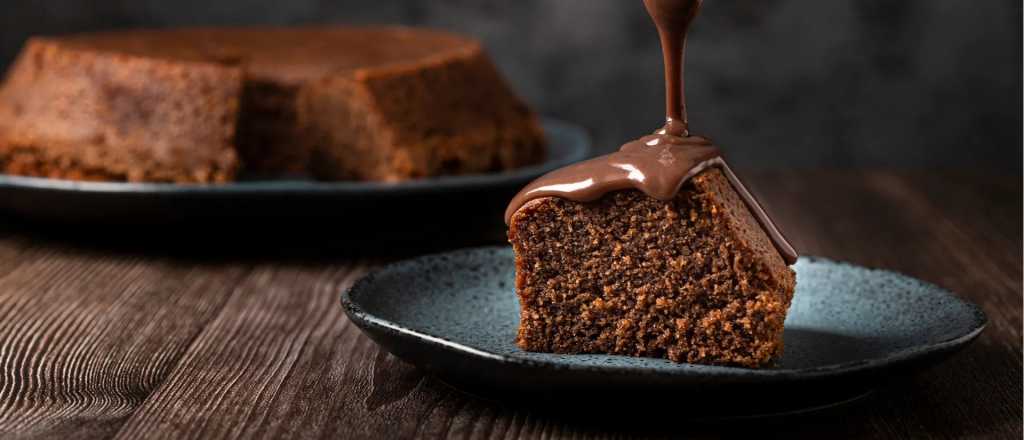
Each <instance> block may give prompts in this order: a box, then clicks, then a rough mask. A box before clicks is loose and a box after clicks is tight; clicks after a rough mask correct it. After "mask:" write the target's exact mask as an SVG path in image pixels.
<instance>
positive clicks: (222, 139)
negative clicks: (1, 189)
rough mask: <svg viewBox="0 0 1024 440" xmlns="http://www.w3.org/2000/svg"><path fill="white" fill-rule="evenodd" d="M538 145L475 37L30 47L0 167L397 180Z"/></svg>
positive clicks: (163, 35) (175, 176)
mask: <svg viewBox="0 0 1024 440" xmlns="http://www.w3.org/2000/svg"><path fill="white" fill-rule="evenodd" d="M543 143H544V140H543V135H542V132H541V129H540V127H539V124H538V121H537V118H536V116H535V115H534V114H533V113H532V112H531V111H530V110H529V108H527V106H526V105H525V104H524V103H523V102H522V101H521V100H520V99H519V98H517V97H516V96H515V94H514V93H512V91H511V90H510V89H509V87H508V86H507V85H506V84H505V82H504V81H503V79H502V78H501V76H500V75H499V73H498V72H497V70H496V69H495V67H494V65H493V64H492V62H491V61H490V60H489V58H488V57H487V56H486V54H485V53H484V50H483V48H482V47H481V45H480V44H479V43H478V42H476V41H474V40H472V39H470V38H466V37H463V36H458V35H453V34H449V33H444V32H438V31H430V30H423V29H410V28H402V27H366V28H355V27H351V28H342V27H331V28H326V27H325V28H238V29H226V28H210V29H180V30H140V31H121V32H106V33H91V34H79V35H70V36H62V37H38V38H33V39H31V40H29V41H28V42H27V43H26V45H25V47H24V48H23V50H22V52H21V54H20V56H19V57H18V58H17V60H16V61H15V63H14V64H13V65H12V67H11V68H10V70H9V71H8V74H7V77H6V80H5V82H4V83H3V85H2V86H0V171H2V172H5V173H12V174H24V175H33V176H45V177H55V178H67V179H89V180H113V181H166V182H224V181H230V180H233V179H235V177H236V176H237V175H238V173H239V170H240V169H243V168H244V170H246V171H247V172H250V173H253V174H259V175H270V176H275V175H290V174H312V175H314V176H315V177H318V178H321V179H327V180H341V179H345V180H348V179H352V180H386V181H394V180H403V179H410V178H418V177H427V176H436V175H441V174H465V173H478V172H487V171H494V170H502V169H509V168H515V167H519V166H523V165H527V164H532V163H536V162H538V161H540V160H541V159H542V158H543V156H544V146H543Z"/></svg>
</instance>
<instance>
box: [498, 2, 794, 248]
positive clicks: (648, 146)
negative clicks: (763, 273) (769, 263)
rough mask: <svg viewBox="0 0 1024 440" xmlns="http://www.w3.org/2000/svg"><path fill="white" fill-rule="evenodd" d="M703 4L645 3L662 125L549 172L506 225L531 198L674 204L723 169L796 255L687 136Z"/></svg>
mask: <svg viewBox="0 0 1024 440" xmlns="http://www.w3.org/2000/svg"><path fill="white" fill-rule="evenodd" d="M701 3H703V0H644V5H645V6H646V7H647V12H648V13H650V15H651V18H652V19H653V20H654V24H655V25H656V26H657V28H658V36H659V37H660V38H661V46H662V55H663V58H664V62H665V113H666V114H665V126H664V127H662V128H661V129H659V130H658V131H656V132H654V134H651V135H648V136H644V137H642V138H640V139H637V140H634V141H631V142H628V143H626V144H625V145H623V146H622V147H621V148H620V149H619V151H617V152H615V153H612V154H609V155H605V156H600V157H597V158H594V159H590V160H587V161H584V162H580V163H577V164H574V165H570V166H567V167H565V168H562V169H559V170H555V171H552V172H550V173H548V174H546V175H544V176H541V177H540V178H538V179H537V180H535V181H533V182H532V183H530V184H529V185H527V186H526V187H525V188H523V190H522V191H520V192H519V194H517V195H516V196H515V197H514V198H513V199H512V201H511V202H510V203H509V205H508V208H507V209H506V210H505V223H506V224H507V223H508V222H509V221H510V220H511V218H512V215H513V214H515V212H516V211H518V210H519V208H521V207H522V206H523V205H524V204H526V203H527V202H529V201H530V200H533V199H537V198H541V197H561V198H565V199H569V200H573V201H577V202H588V201H593V200H597V199H599V198H601V197H602V196H604V195H605V194H606V193H608V192H611V191H618V190H624V189H637V190H640V191H643V192H644V193H645V194H647V195H649V196H651V197H654V198H656V199H658V200H664V201H669V200H672V199H673V198H674V197H675V196H676V194H677V193H678V192H679V189H680V188H681V187H682V186H683V184H684V183H686V181H687V180H689V179H690V178H691V177H693V176H696V175H698V174H700V173H701V172H702V171H704V170H706V169H708V168H709V167H717V168H719V169H721V170H722V172H723V173H724V174H725V176H726V177H727V178H728V179H729V182H730V183H731V184H732V186H733V188H734V189H735V190H736V192H737V193H738V194H739V195H740V197H741V198H742V199H743V202H744V203H745V204H746V205H747V208H748V209H749V210H750V212H751V214H753V215H754V217H755V218H756V219H757V222H758V224H760V225H761V228H762V229H764V231H765V233H766V234H768V237H769V238H770V239H771V241H772V243H773V244H774V245H775V248H776V249H777V250H778V251H779V254H780V255H782V258H783V260H785V261H786V263H787V264H793V263H795V262H796V259H797V253H796V250H795V249H793V246H792V245H791V244H790V243H789V241H788V240H786V237H785V236H783V235H782V232H781V231H779V228H778V227H776V226H775V222H773V221H772V219H771V218H770V217H769V216H768V213H767V212H765V210H764V208H763V207H761V204H760V203H758V201H757V199H755V198H754V196H753V194H751V193H750V191H748V190H747V188H746V186H744V185H743V183H742V182H741V181H740V180H739V178H738V177H736V174H735V173H733V172H732V170H731V169H730V168H729V165H728V164H726V163H725V160H724V159H723V158H722V155H721V152H720V151H719V149H718V148H717V147H715V146H714V145H713V144H712V143H711V141H710V140H709V139H707V138H704V137H700V136H691V135H690V132H689V127H688V124H687V120H686V103H685V99H684V93H683V75H682V72H683V55H684V52H685V49H686V33H687V30H688V29H689V27H690V23H691V22H692V21H693V18H694V17H696V16H697V13H698V12H699V11H700V6H701Z"/></svg>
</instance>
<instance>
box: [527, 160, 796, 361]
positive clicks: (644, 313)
mask: <svg viewBox="0 0 1024 440" xmlns="http://www.w3.org/2000/svg"><path fill="white" fill-rule="evenodd" d="M509 240H510V241H511V243H512V245H513V248H514V250H515V253H516V291H517V295H518V296H519V301H520V327H519V331H518V334H517V338H516V343H517V344H518V345H519V346H520V347H521V348H523V349H524V350H529V351H540V352H555V353H609V354H620V355H631V356H648V357H664V358H668V359H670V360H672V361H675V362H692V363H709V364H721V365H736V366H744V367H761V366H765V365H769V364H770V363H771V362H772V360H773V359H774V358H776V357H777V356H778V355H779V354H780V353H781V351H782V348H783V344H782V329H783V321H784V320H785V316H786V312H787V310H788V308H789V305H790V302H791V300H792V295H793V289H794V287H795V274H794V272H793V271H792V270H791V269H790V268H789V267H788V266H787V265H786V264H785V262H784V261H783V259H782V257H781V256H780V255H779V253H778V252H777V251H776V250H775V248H774V246H773V244H772V243H771V241H770V240H769V238H768V237H767V236H766V235H765V233H764V231H763V230H762V229H761V227H760V225H759V224H758V223H757V221H756V219H754V217H753V216H752V215H751V213H750V212H749V211H748V209H747V207H746V206H745V205H744V203H743V202H742V200H741V199H740V198H739V196H738V195H737V194H736V192H735V190H734V189H733V188H732V187H731V186H730V183H729V181H728V180H727V179H726V177H725V176H724V175H723V174H722V172H721V171H720V170H718V169H709V170H706V171H704V172H703V173H701V174H700V175H698V176H696V177H694V178H692V179H690V180H689V181H688V182H687V183H686V184H685V185H684V187H683V188H681V190H680V191H679V192H678V194H677V196H676V197H675V198H674V199H673V200H671V201H668V202H663V201H660V200H657V199H654V198H651V197H649V196H647V195H646V194H643V193H642V192H640V191H637V190H622V191H615V192H611V193H608V194H607V195H605V196H604V197H603V198H601V199H599V200H597V201H594V202H587V203H579V202H573V201H569V200H565V199H561V198H556V197H546V198H539V199H535V200H532V201H530V202H528V203H527V204H525V205H524V206H523V207H521V208H520V209H519V210H518V211H516V212H515V214H514V215H513V216H512V218H511V221H510V225H509Z"/></svg>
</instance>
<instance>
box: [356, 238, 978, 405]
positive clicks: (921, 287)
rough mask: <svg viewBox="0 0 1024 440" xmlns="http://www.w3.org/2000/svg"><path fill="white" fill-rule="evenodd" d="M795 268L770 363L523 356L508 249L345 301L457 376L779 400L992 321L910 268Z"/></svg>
mask: <svg viewBox="0 0 1024 440" xmlns="http://www.w3.org/2000/svg"><path fill="white" fill-rule="evenodd" d="M794 269H795V270H796V272H797V291H796V294H795V297H794V300H793V304H792V308H791V309H790V312H789V315H788V318H787V320H786V330H785V343H786V348H785V353H784V355H783V356H782V357H781V359H779V360H778V364H777V366H775V367H772V368H767V369H745V368H733V367H721V366H707V365H693V364H675V363H672V362H669V361H667V360H663V359H649V358H634V357H623V356H608V355H557V354H547V353H528V352H524V351H522V350H520V349H519V348H517V347H516V345H515V344H514V343H513V339H514V337H515V333H516V328H517V326H518V321H519V317H518V303H517V300H516V297H515V293H514V278H515V274H514V268H513V255H512V251H511V249H510V248H507V247H487V248H476V249H466V250H460V251H455V252H451V253H446V254H437V255H432V256H426V257H421V258H416V259H412V260H407V261H403V262H399V263H396V264H392V265H389V266H386V267H384V268H383V269H381V270H379V271H377V272H375V273H373V274H371V275H369V276H367V277H365V278H363V279H362V280H360V281H358V282H357V283H356V284H355V285H354V286H353V287H352V289H351V290H349V291H348V292H346V293H344V294H343V295H342V305H343V306H344V308H345V311H346V312H347V313H348V316H349V317H350V318H351V319H352V321H353V322H355V323H356V324H357V325H358V326H359V327H360V328H362V329H363V330H364V331H365V332H366V334H368V335H369V336H370V337H371V338H372V339H373V340H374V341H376V342H377V343H379V344H380V345H382V346H383V347H385V348H386V349H387V350H389V351H391V352H392V353H394V354H395V355H397V356H399V357H401V358H403V359H405V360H406V361H408V362H411V363H413V364H415V365H417V366H419V367H421V368H423V369H425V370H427V371H430V372H433V373H435V374H436V375H438V376H440V377H441V378H442V379H444V380H446V381H449V382H456V383H457V384H459V385H465V386H468V387H473V389H474V390H479V389H484V390H497V391H500V392H504V393H508V392H514V393H520V394H522V393H544V394H548V395H551V394H555V395H559V394H560V395H567V394H568V393H566V392H569V391H580V390H585V391H591V392H594V391H597V392H603V391H615V390H620V391H621V390H628V391H631V392H632V391H645V390H646V391H652V392H656V393H664V392H668V391H686V392H694V391H700V390H711V389H714V390H716V391H717V393H719V394H718V395H720V396H735V395H736V394H737V393H739V394H743V395H746V396H749V395H750V394H751V393H754V392H763V393H765V394H763V395H766V396H767V395H770V396H777V395H778V393H777V392H772V391H770V390H769V389H770V388H771V387H772V386H775V387H776V388H777V387H785V389H786V391H785V393H787V394H790V393H795V392H796V391H797V390H800V389H803V390H807V389H809V388H810V389H813V388H819V389H838V388H849V387H850V386H852V385H854V384H861V385H867V386H865V387H863V388H861V389H860V390H858V391H857V392H858V393H860V392H863V390H864V389H867V388H868V387H870V385H869V384H870V383H871V382H873V381H875V380H877V379H878V375H881V374H886V375H888V374H889V373H892V372H897V371H902V370H905V369H906V368H907V367H914V366H919V365H924V364H926V363H929V362H934V361H936V360H939V359H941V358H943V357H944V356H946V355H948V354H950V353H952V352H954V351H955V350H957V349H959V348H961V347H963V346H964V345H965V344H967V343H968V342H970V341H971V340H972V339H974V338H975V337H976V336H977V335H978V334H979V333H980V332H981V330H982V329H983V328H984V326H985V322H986V318H985V315H984V314H983V313H982V312H981V311H980V310H979V309H978V308H977V307H976V306H974V305H971V304H969V303H966V302H964V301H963V300H960V299H958V298H957V297H956V296H954V295H952V294H950V293H949V292H947V291H945V290H943V289H941V288H939V287H936V286H934V285H931V284H928V283H925V282H922V281H919V280H916V279H913V278H909V277H907V276H904V275H900V274H897V273H893V272H888V271H884V270H873V269H866V268H862V267H857V266H853V265H850V264H845V263H838V262H834V261H830V260H826V259H822V258H813V257H803V258H800V260H799V261H798V262H797V264H796V265H795V266H794ZM965 374H969V373H967V372H965ZM808 386H810V387H808ZM758 390H760V391H758ZM854 395H856V394H854ZM774 409H775V410H778V409H779V408H778V407H774Z"/></svg>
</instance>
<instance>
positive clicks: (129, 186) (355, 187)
mask: <svg viewBox="0 0 1024 440" xmlns="http://www.w3.org/2000/svg"><path fill="white" fill-rule="evenodd" d="M539 120H540V124H541V126H542V127H543V129H544V132H545V135H546V136H547V137H548V139H549V140H550V139H551V137H552V136H551V133H552V132H558V133H560V134H562V136H564V137H566V138H567V139H571V142H569V143H568V147H569V148H567V149H566V151H567V154H566V155H565V157H561V158H554V159H549V160H545V161H544V162H542V163H539V164H534V165H528V166H525V167H520V168H516V169H514V170H508V171H499V172H492V173H480V174H467V175H460V176H440V177H433V178H425V179H414V180H408V181H404V182H395V183H387V182H352V181H337V182H324V181H313V180H295V179H280V180H252V181H241V182H229V183H224V184H201V183H156V182H137V183H135V182H93V181H76V180H67V179H51V178H47V177H32V176H20V175H15V174H5V173H0V189H3V188H8V189H28V190H48V191H75V192H88V193H103V194H118V193H148V194H154V195H159V194H197V195H205V194H254V193H271V194H273V193H291V192H299V191H301V192H304V193H309V192H318V193H358V194H366V193H379V194H391V193H409V192H413V193H418V192H429V191H437V190H444V189H458V188H466V187H474V188H489V187H493V186H500V185H504V184H507V182H508V180H509V179H515V178H527V177H532V176H539V175H540V174H543V173H546V172H548V171H551V170H554V169H556V168H559V167H562V166H565V165H568V164H570V163H573V162H578V161H580V160H583V159H586V158H587V157H589V156H590V155H591V154H592V153H593V152H594V146H593V139H592V138H591V136H590V134H589V132H588V131H587V130H586V129H585V128H583V127H582V126H580V125H578V124H575V123H572V122H568V121H565V120H561V119H557V118H550V117H541V118H539Z"/></svg>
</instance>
